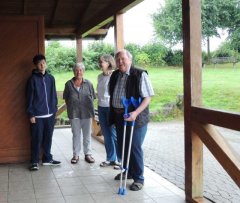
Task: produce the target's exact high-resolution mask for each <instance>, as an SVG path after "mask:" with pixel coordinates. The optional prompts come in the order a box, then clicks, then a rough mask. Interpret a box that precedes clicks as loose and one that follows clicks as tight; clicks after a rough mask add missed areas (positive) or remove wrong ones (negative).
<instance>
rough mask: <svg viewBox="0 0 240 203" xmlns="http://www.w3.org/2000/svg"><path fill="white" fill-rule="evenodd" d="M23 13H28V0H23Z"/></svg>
mask: <svg viewBox="0 0 240 203" xmlns="http://www.w3.org/2000/svg"><path fill="white" fill-rule="evenodd" d="M22 13H23V15H27V0H23V12H22Z"/></svg>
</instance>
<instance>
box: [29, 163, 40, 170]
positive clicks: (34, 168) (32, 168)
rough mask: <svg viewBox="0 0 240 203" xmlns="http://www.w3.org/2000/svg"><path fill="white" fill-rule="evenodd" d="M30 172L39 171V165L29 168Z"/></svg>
mask: <svg viewBox="0 0 240 203" xmlns="http://www.w3.org/2000/svg"><path fill="white" fill-rule="evenodd" d="M29 170H30V171H37V170H39V166H38V163H35V164H32V165H31V167H30V168H29Z"/></svg>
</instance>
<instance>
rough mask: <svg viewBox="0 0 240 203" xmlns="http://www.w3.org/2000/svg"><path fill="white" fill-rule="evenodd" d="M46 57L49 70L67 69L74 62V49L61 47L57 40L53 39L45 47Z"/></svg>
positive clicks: (69, 68) (61, 70)
mask: <svg viewBox="0 0 240 203" xmlns="http://www.w3.org/2000/svg"><path fill="white" fill-rule="evenodd" d="M46 59H47V65H48V70H49V71H50V72H63V71H69V70H72V67H73V65H74V64H75V63H76V51H75V49H73V48H66V47H62V46H61V45H60V43H59V42H57V41H53V42H51V43H50V44H49V46H48V47H47V48H46Z"/></svg>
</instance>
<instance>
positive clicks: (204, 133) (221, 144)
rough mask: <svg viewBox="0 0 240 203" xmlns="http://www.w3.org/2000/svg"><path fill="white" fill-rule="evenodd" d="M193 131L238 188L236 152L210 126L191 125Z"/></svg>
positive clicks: (238, 164) (238, 168) (238, 177)
mask: <svg viewBox="0 0 240 203" xmlns="http://www.w3.org/2000/svg"><path fill="white" fill-rule="evenodd" d="M193 130H194V131H195V132H196V133H197V134H198V135H200V138H201V140H202V141H203V143H204V144H205V145H206V146H207V148H208V149H209V150H210V152H211V153H212V154H213V155H214V157H215V158H216V159H217V160H218V161H219V163H220V164H221V165H222V167H223V168H224V169H225V170H226V171H227V173H228V174H229V175H230V176H231V178H232V179H233V180H234V182H235V183H236V184H237V186H238V187H240V161H239V160H238V158H237V156H236V154H237V153H236V152H235V151H234V150H233V149H232V148H231V146H229V144H228V143H227V142H226V141H225V139H224V137H223V136H222V135H221V134H220V133H219V132H218V131H217V130H216V128H214V126H212V125H210V124H205V125H204V124H200V123H196V122H194V123H193Z"/></svg>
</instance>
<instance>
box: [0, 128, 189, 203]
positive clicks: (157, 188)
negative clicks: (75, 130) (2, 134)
mask: <svg viewBox="0 0 240 203" xmlns="http://www.w3.org/2000/svg"><path fill="white" fill-rule="evenodd" d="M92 148H93V155H94V158H95V160H96V162H95V163H94V164H88V163H86V162H85V161H84V156H83V153H81V155H80V160H79V162H78V163H77V164H71V163H70V159H71V158H72V133H71V129H70V128H66V129H55V131H54V136H53V147H52V152H53V155H54V158H55V159H56V160H60V161H62V164H61V166H55V167H51V166H42V165H40V170H39V171H33V172H30V171H29V170H28V167H29V164H0V203H113V202H114V203H146V202H147V203H184V202H185V201H184V198H185V197H184V192H183V191H182V190H181V189H179V188H177V187H176V186H175V185H173V184H172V183H170V182H169V181H167V180H166V179H164V178H162V177H161V176H159V175H158V174H156V173H154V172H153V171H151V170H150V169H148V168H145V177H146V181H145V184H144V187H143V189H142V190H141V191H138V192H134V191H130V190H129V186H130V184H131V183H132V180H128V181H127V194H126V195H118V194H117V192H118V188H119V181H115V180H114V179H113V178H114V176H115V175H117V174H118V173H119V170H114V169H113V167H105V168H100V167H99V164H100V163H101V162H102V161H103V160H104V159H105V156H106V154H105V149H104V147H103V145H102V144H100V143H99V142H97V141H96V140H95V139H93V142H92Z"/></svg>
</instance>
